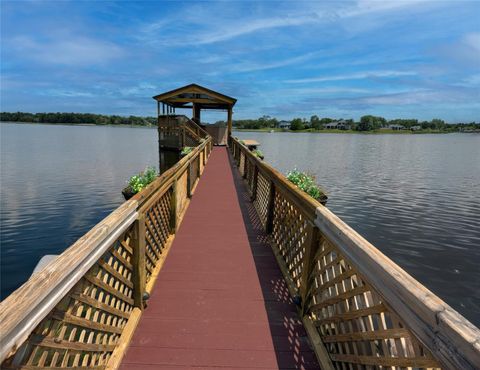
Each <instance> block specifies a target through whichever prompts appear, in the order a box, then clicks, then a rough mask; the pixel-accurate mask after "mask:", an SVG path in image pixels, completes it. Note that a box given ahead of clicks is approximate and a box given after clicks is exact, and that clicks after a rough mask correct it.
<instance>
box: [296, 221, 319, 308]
mask: <svg viewBox="0 0 480 370" xmlns="http://www.w3.org/2000/svg"><path fill="white" fill-rule="evenodd" d="M320 236H321V234H320V231H319V230H318V227H316V226H315V225H314V224H312V223H311V222H310V221H307V240H306V241H305V255H304V256H303V268H302V276H301V280H300V296H301V297H302V315H303V314H305V308H306V301H307V296H308V291H309V287H310V279H309V278H310V275H311V273H312V269H313V261H314V258H315V254H316V253H317V250H318V248H319V246H320Z"/></svg>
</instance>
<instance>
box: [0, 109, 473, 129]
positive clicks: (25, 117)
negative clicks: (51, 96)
mask: <svg viewBox="0 0 480 370" xmlns="http://www.w3.org/2000/svg"><path fill="white" fill-rule="evenodd" d="M0 121H11V122H34V123H70V124H94V125H136V126H150V125H156V124H157V119H156V118H155V117H139V116H117V115H104V114H92V113H61V112H57V113H25V112H12V113H9V112H2V113H0ZM338 121H342V122H344V123H345V124H347V125H348V127H349V129H350V130H357V131H372V130H379V129H381V128H385V127H388V126H389V125H402V126H403V127H404V128H405V129H407V130H409V129H412V127H417V128H420V129H422V130H439V131H457V130H469V129H473V130H479V129H480V123H476V122H469V123H455V124H450V123H446V122H445V121H443V120H441V119H438V118H435V119H432V120H431V121H419V120H417V119H392V120H387V119H385V118H383V117H379V116H373V115H366V116H363V117H361V118H360V121H358V122H355V121H354V120H353V119H341V118H340V119H334V118H328V117H324V118H320V117H318V116H317V115H313V116H311V117H310V119H309V120H308V119H306V118H294V119H293V120H291V121H290V130H292V131H299V130H324V129H326V127H325V126H326V125H328V124H329V123H332V122H338ZM280 122H281V121H279V120H278V119H276V118H274V117H270V116H262V117H259V118H257V119H241V120H234V121H233V126H234V127H236V128H239V129H253V130H258V129H273V128H278V127H279V123H280ZM216 123H217V124H222V125H225V124H226V122H225V121H218V122H216Z"/></svg>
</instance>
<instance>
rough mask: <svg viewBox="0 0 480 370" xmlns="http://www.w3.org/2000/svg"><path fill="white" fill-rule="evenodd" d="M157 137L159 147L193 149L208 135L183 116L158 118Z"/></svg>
mask: <svg viewBox="0 0 480 370" xmlns="http://www.w3.org/2000/svg"><path fill="white" fill-rule="evenodd" d="M158 134H159V135H158V137H159V145H160V147H166V148H177V149H180V148H183V147H185V146H190V147H194V146H196V145H198V144H199V143H200V142H201V141H202V140H205V139H206V138H207V137H209V135H208V133H207V132H206V131H205V130H204V129H203V128H201V127H200V126H199V125H197V124H196V123H195V122H193V121H192V120H191V119H189V118H188V117H187V116H184V115H164V116H159V117H158Z"/></svg>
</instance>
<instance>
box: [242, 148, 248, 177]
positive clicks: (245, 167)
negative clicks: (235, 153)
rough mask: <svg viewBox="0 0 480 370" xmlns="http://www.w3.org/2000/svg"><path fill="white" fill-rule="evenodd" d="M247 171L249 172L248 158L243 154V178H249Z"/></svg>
mask: <svg viewBox="0 0 480 370" xmlns="http://www.w3.org/2000/svg"><path fill="white" fill-rule="evenodd" d="M247 171H248V158H247V155H246V154H245V153H243V176H242V177H243V178H244V179H246V178H247Z"/></svg>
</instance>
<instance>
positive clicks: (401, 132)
mask: <svg viewBox="0 0 480 370" xmlns="http://www.w3.org/2000/svg"><path fill="white" fill-rule="evenodd" d="M270 131H273V132H274V133H308V134H360V135H382V134H394V135H422V134H454V133H463V132H462V131H440V130H419V131H411V130H371V131H357V130H327V129H325V130H312V129H306V130H298V131H292V130H283V129H236V128H234V129H233V132H267V133H269V132H270ZM466 133H471V132H466Z"/></svg>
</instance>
